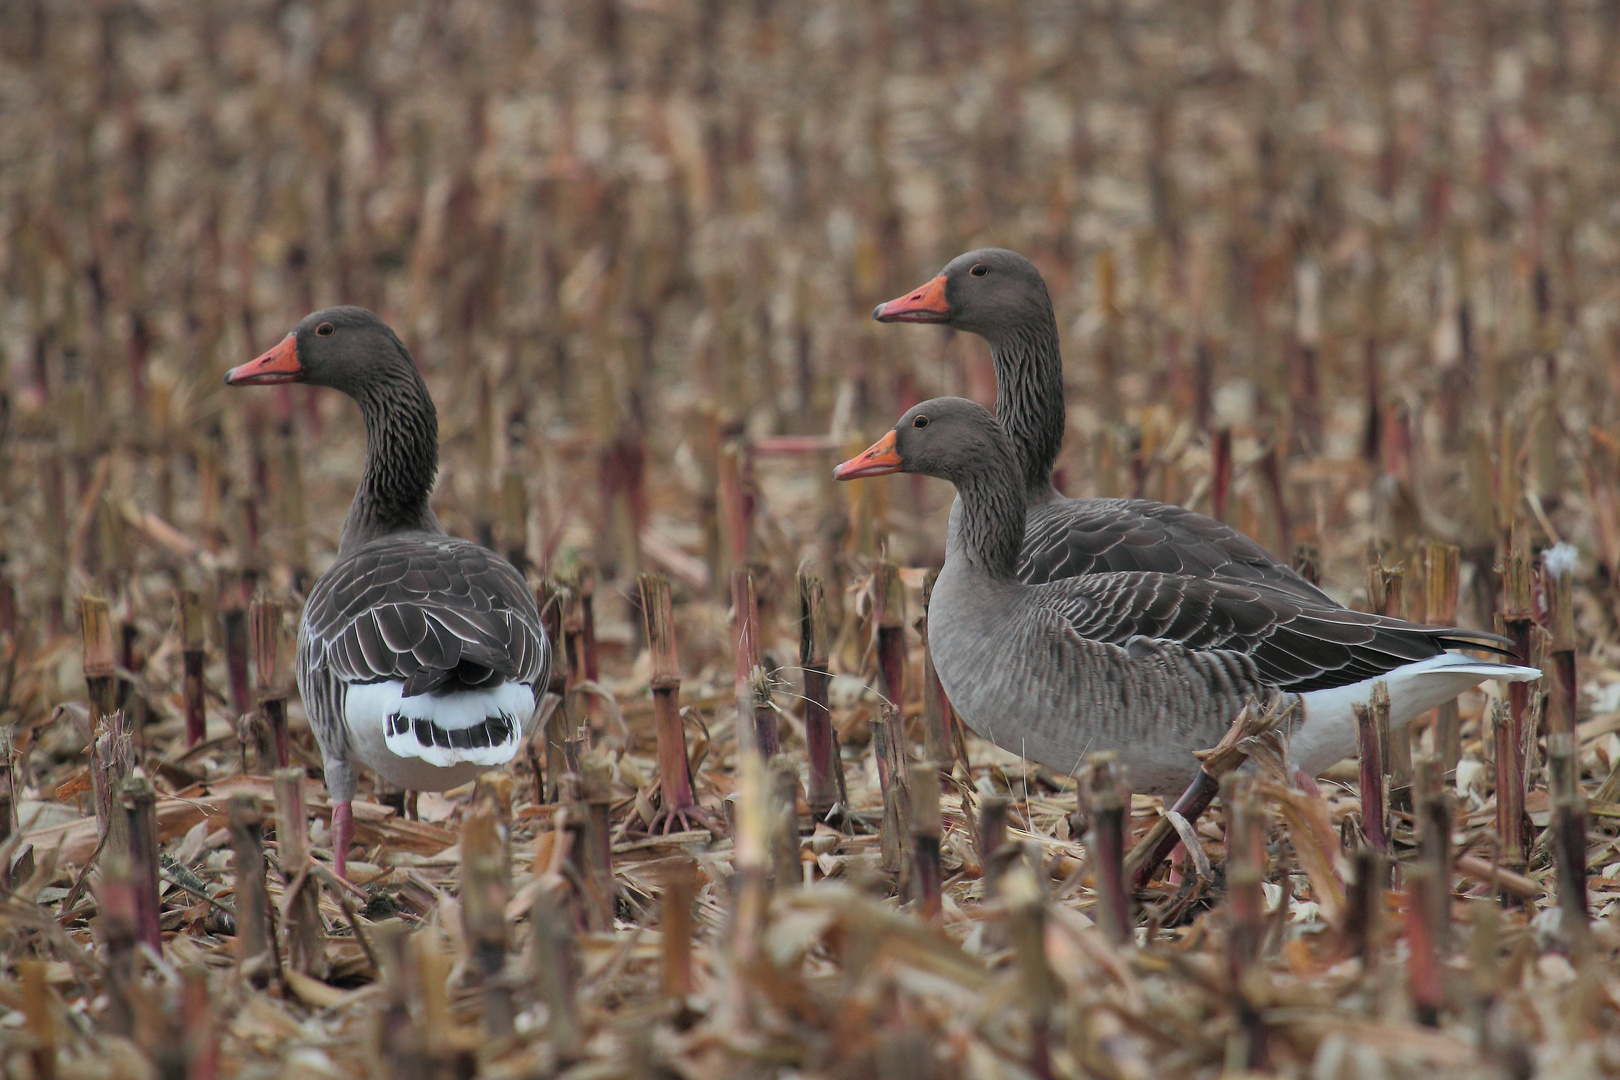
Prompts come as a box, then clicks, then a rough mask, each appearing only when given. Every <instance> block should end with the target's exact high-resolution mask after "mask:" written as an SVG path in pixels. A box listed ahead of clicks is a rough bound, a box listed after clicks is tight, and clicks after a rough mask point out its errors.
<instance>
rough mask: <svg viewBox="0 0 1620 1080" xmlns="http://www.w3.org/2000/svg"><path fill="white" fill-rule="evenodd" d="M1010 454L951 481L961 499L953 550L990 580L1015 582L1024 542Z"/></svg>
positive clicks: (1021, 504) (1021, 507)
mask: <svg viewBox="0 0 1620 1080" xmlns="http://www.w3.org/2000/svg"><path fill="white" fill-rule="evenodd" d="M1017 479H1018V466H1017V463H1016V459H1015V458H1014V457H1013V456H1012V455H1008V457H1007V458H1006V459H1005V460H1004V461H1003V462H1001V463H995V462H989V463H986V464H985V466H984V467H983V468H980V469H976V470H975V471H974V472H973V473H971V474H969V475H965V476H958V477H955V478H954V481H955V484H956V493H957V495H958V496H959V497H960V498H961V500H962V506H961V517H960V518H959V519H958V521H957V550H959V551H960V552H961V554H962V556H963V557H964V558H966V559H967V560H968V562H970V563H971V564H972V565H973V566H974V567H975V568H976V569H978V570H980V571H981V572H983V573H985V574H987V575H989V576H990V577H992V578H996V579H999V580H1005V581H1017V580H1018V552H1019V550H1020V549H1021V548H1022V547H1023V543H1024V514H1025V510H1024V507H1025V500H1024V493H1023V492H1022V491H1021V490H1019V486H1018V483H1017Z"/></svg>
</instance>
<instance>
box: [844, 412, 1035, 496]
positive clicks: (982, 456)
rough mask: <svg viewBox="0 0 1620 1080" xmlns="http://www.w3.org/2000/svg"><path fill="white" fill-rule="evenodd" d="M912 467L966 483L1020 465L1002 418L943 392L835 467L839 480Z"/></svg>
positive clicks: (1012, 470) (1013, 478)
mask: <svg viewBox="0 0 1620 1080" xmlns="http://www.w3.org/2000/svg"><path fill="white" fill-rule="evenodd" d="M895 472H908V473H920V474H921V475H923V476H934V477H938V478H939V479H941V480H949V481H950V482H951V483H953V484H957V485H959V486H960V485H961V484H962V483H964V482H970V481H972V480H975V479H994V478H996V477H997V476H999V475H1001V474H1007V475H1009V476H1010V477H1011V479H1009V480H1007V483H1008V484H1009V485H1013V486H1015V485H1016V482H1017V476H1018V473H1017V467H1016V465H1015V464H1014V462H1013V456H1012V449H1011V447H1009V446H1008V445H1007V436H1006V434H1005V433H1003V432H1002V430H1001V425H1000V424H998V423H996V418H995V417H994V416H993V415H991V413H990V410H989V409H986V408H985V407H984V406H983V405H980V404H979V403H978V402H976V401H969V400H968V399H967V398H959V397H940V398H934V399H932V400H930V401H925V402H923V403H922V404H920V405H915V406H913V407H912V408H911V409H909V410H908V411H907V412H906V414H905V415H904V416H902V417H901V418H900V422H899V423H897V424H895V425H894V429H893V430H891V431H890V432H889V433H888V434H886V435H884V436H883V438H881V439H879V440H878V441H877V442H875V443H873V444H872V445H871V446H870V447H868V448H867V449H866V450H865V451H863V452H862V453H860V454H859V455H857V456H855V457H853V458H850V459H849V460H848V461H846V462H844V463H843V464H842V465H840V466H838V467H837V468H836V469H834V470H833V479H835V480H855V479H858V478H859V477H863V476H882V475H884V474H885V473H895Z"/></svg>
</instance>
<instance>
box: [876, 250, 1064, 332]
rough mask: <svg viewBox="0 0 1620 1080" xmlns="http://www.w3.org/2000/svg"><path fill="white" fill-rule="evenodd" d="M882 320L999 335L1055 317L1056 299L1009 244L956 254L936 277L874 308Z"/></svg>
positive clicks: (880, 320)
mask: <svg viewBox="0 0 1620 1080" xmlns="http://www.w3.org/2000/svg"><path fill="white" fill-rule="evenodd" d="M872 318H874V319H876V320H877V321H878V322H920V323H940V324H942V325H945V326H949V327H952V328H954V329H957V330H966V331H968V332H969V333H973V334H978V335H979V336H980V337H984V338H990V339H996V338H999V337H1000V336H1002V335H1003V334H1005V333H1006V332H1007V331H1009V330H1010V329H1011V328H1014V327H1017V326H1022V325H1027V324H1030V323H1033V322H1036V321H1042V322H1049V321H1050V320H1051V318H1052V299H1051V297H1050V296H1049V295H1048V293H1047V291H1046V281H1045V279H1043V278H1042V277H1041V272H1040V271H1039V270H1037V269H1035V264H1034V263H1032V262H1030V261H1029V260H1028V259H1026V258H1024V257H1023V256H1022V255H1020V254H1018V253H1017V252H1016V251H1008V250H1007V249H1006V248H979V249H978V250H977V251H969V252H967V253H966V254H963V255H958V256H957V257H956V258H954V259H952V260H951V261H950V262H949V263H947V264H946V265H945V269H943V270H941V271H940V272H939V274H938V275H937V276H935V277H934V278H932V279H930V280H929V281H928V282H927V283H926V284H924V285H922V286H920V287H918V288H916V289H913V290H912V291H911V292H909V293H906V294H905V295H904V296H899V297H896V298H895V299H893V300H889V301H887V302H885V303H882V304H879V305H878V306H877V307H876V308H874V309H872Z"/></svg>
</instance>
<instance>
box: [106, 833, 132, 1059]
mask: <svg viewBox="0 0 1620 1080" xmlns="http://www.w3.org/2000/svg"><path fill="white" fill-rule="evenodd" d="M95 894H96V906H97V909H98V910H97V913H96V919H95V922H96V936H97V937H99V938H100V939H101V944H102V946H103V947H104V948H105V949H106V950H107V979H106V991H107V1011H106V1013H105V1014H104V1016H103V1018H102V1022H103V1023H104V1024H105V1025H106V1027H107V1030H108V1031H109V1032H110V1033H112V1034H114V1035H122V1036H124V1037H126V1038H127V1037H129V1036H130V1035H132V1034H134V1030H135V1010H134V1002H133V1000H132V996H133V994H134V993H135V988H136V983H137V980H138V974H139V963H140V961H139V956H138V954H137V953H136V946H137V945H139V944H140V917H139V915H138V914H137V908H138V907H139V904H138V903H137V901H136V899H135V881H134V876H133V874H132V873H131V871H130V865H129V858H128V857H127V856H126V855H124V854H123V853H122V852H116V853H112V854H109V855H108V856H107V857H106V858H104V859H102V861H101V877H100V880H99V881H98V882H97V884H96V889H95Z"/></svg>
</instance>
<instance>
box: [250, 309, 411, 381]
mask: <svg viewBox="0 0 1620 1080" xmlns="http://www.w3.org/2000/svg"><path fill="white" fill-rule="evenodd" d="M401 378H404V379H406V380H410V381H414V380H415V379H416V378H417V374H416V365H415V364H413V363H412V362H411V357H410V353H408V352H407V351H406V350H405V346H404V344H403V343H402V342H401V341H400V340H399V338H398V336H396V335H395V333H394V332H393V331H392V330H390V329H389V328H388V324H387V323H385V322H383V321H382V320H381V319H379V318H378V317H377V316H376V315H374V314H372V313H371V312H369V311H367V310H366V309H365V308H363V307H353V306H347V305H346V306H342V307H329V308H323V309H322V310H320V311H317V312H314V313H312V314H309V315H306V316H304V318H303V319H302V320H301V321H300V322H299V324H298V325H297V326H295V327H293V331H292V333H290V334H288V335H287V336H286V337H285V338H283V339H282V340H281V341H280V343H278V344H277V345H276V347H275V348H273V349H271V350H270V351H269V352H267V353H265V354H264V355H263V356H260V357H259V358H258V359H256V360H250V361H249V362H248V363H246V364H242V365H240V366H239V367H234V368H232V369H231V370H230V371H228V372H226V373H225V385H226V386H262V385H265V384H268V383H289V382H301V383H309V384H310V385H312V386H329V387H331V388H332V389H334V390H341V391H343V392H344V393H346V394H348V395H349V396H351V397H361V396H363V395H364V393H365V392H366V391H367V390H369V389H372V388H374V387H378V386H383V385H387V384H389V383H396V382H398V381H400V379H401Z"/></svg>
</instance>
